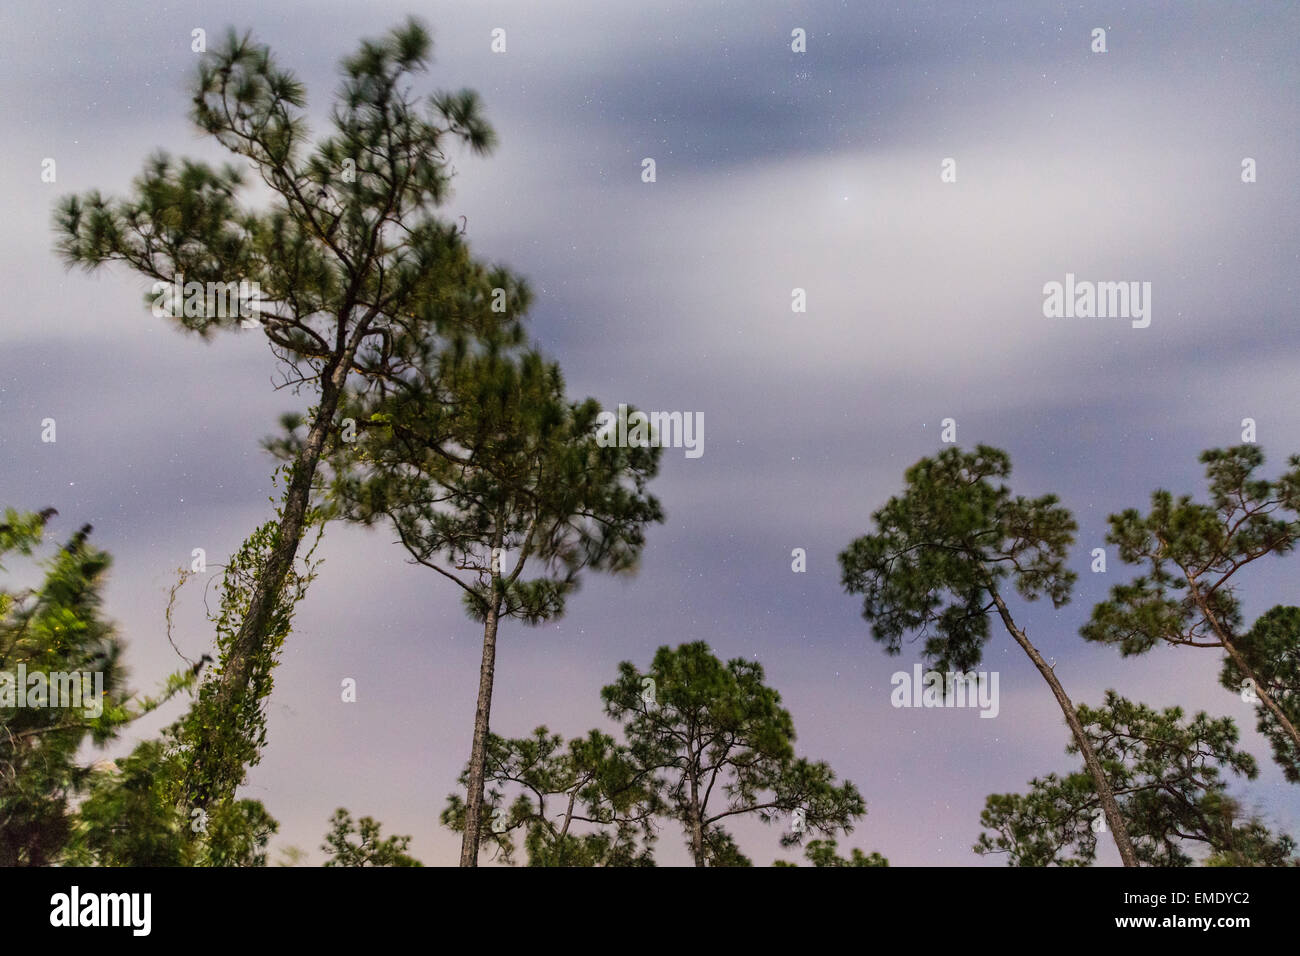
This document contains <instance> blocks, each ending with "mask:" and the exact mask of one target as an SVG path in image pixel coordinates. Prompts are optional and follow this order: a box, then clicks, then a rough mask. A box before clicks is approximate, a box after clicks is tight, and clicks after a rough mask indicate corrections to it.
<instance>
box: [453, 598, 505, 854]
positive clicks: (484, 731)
mask: <svg viewBox="0 0 1300 956" xmlns="http://www.w3.org/2000/svg"><path fill="white" fill-rule="evenodd" d="M492 585H493V587H492V594H493V596H492V603H491V605H490V606H489V607H488V612H487V616H486V618H484V621H483V663H482V664H481V665H480V667H479V674H478V706H477V708H476V709H475V711H474V743H473V745H472V746H471V748H470V755H469V787H468V793H466V795H465V833H464V836H463V837H462V839H461V844H460V865H461V866H478V845H479V833H480V832H481V831H482V826H483V819H482V818H483V778H484V776H485V765H486V763H487V736H488V717H489V715H490V713H491V710H492V678H493V675H494V674H495V673H496V659H497V624H498V615H499V614H500V608H501V599H500V598H499V597H498V596H497V591H496V585H497V575H496V574H495V573H494V574H493V581H492Z"/></svg>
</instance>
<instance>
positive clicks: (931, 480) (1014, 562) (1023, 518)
mask: <svg viewBox="0 0 1300 956" xmlns="http://www.w3.org/2000/svg"><path fill="white" fill-rule="evenodd" d="M1010 473H1011V460H1010V458H1009V457H1008V456H1007V454H1006V453H1005V452H1003V451H1000V450H998V449H996V448H990V447H988V446H986V445H980V446H978V447H976V449H975V451H974V452H963V451H962V450H961V449H958V448H950V449H946V450H944V451H942V452H940V453H939V454H938V455H937V456H935V457H934V458H923V459H922V460H921V461H919V462H917V463H916V464H915V465H913V466H912V467H911V468H909V469H908V470H907V472H906V475H905V480H906V488H905V490H904V491H903V493H902V494H901V495H899V496H896V497H894V498H891V499H890V500H889V501H888V502H887V503H886V504H885V506H884V507H883V508H881V509H880V510H879V511H877V512H876V513H875V514H874V515H873V516H872V520H873V521H874V522H875V525H876V531H875V533H874V534H869V535H865V536H863V537H860V538H858V539H857V540H855V541H854V542H853V543H852V544H850V545H849V547H848V548H847V549H846V550H845V551H844V552H843V553H842V554H841V555H840V566H841V568H842V570H843V583H844V587H845V589H846V590H847V591H848V592H849V593H850V594H861V595H863V600H862V616H863V617H864V618H865V619H866V620H868V621H870V622H871V633H872V636H873V637H874V638H875V639H876V640H877V641H879V642H881V643H882V644H884V645H885V649H886V651H887V652H888V653H890V654H898V653H899V652H900V650H901V641H902V638H903V636H904V635H906V634H908V633H911V632H913V631H921V632H924V633H926V634H927V635H928V636H927V638H926V642H925V645H924V654H925V656H926V658H927V659H928V660H929V661H931V663H932V666H933V667H934V668H935V669H936V670H939V671H957V672H966V671H971V670H974V669H975V668H977V667H978V666H979V663H980V660H981V659H982V656H983V652H984V645H985V643H986V642H987V641H988V640H989V637H990V628H989V616H990V615H991V614H993V613H996V614H997V615H998V617H999V619H1000V620H1001V622H1002V625H1003V627H1004V628H1005V629H1006V631H1007V633H1008V634H1009V635H1010V636H1011V638H1012V639H1013V640H1014V641H1015V642H1016V643H1017V644H1018V645H1019V646H1020V647H1021V649H1022V650H1024V652H1025V654H1026V655H1027V656H1028V657H1029V659H1030V661H1032V662H1033V664H1034V667H1036V668H1037V669H1038V672H1039V673H1040V674H1041V675H1042V676H1043V679H1044V680H1045V681H1046V682H1047V684H1048V686H1049V687H1050V688H1051V690H1052V695H1053V696H1054V697H1055V698H1056V701H1057V704H1058V705H1059V706H1060V708H1061V712H1062V713H1063V714H1064V715H1065V720H1066V723H1067V724H1068V725H1069V727H1070V730H1071V732H1072V733H1073V735H1074V739H1075V741H1076V743H1077V745H1078V746H1079V749H1080V752H1081V753H1082V755H1083V759H1084V763H1085V764H1086V765H1087V767H1088V772H1089V773H1090V774H1091V775H1092V779H1093V783H1094V785H1095V786H1096V788H1097V792H1098V793H1099V794H1100V799H1101V804H1102V807H1103V808H1104V809H1105V813H1106V819H1107V821H1108V822H1109V824H1110V827H1111V831H1112V836H1113V837H1114V839H1115V845H1116V847H1117V848H1118V849H1119V854H1120V858H1121V859H1122V860H1123V862H1124V865H1125V866H1137V857H1136V855H1135V853H1134V849H1133V845H1132V842H1131V841H1130V839H1129V835H1128V832H1127V829H1126V827H1125V823H1124V820H1123V818H1122V817H1121V815H1120V812H1119V808H1118V806H1117V805H1116V803H1115V798H1114V795H1113V794H1112V793H1111V791H1110V787H1109V785H1108V784H1107V782H1106V775H1105V772H1104V769H1103V767H1102V765H1101V763H1100V761H1099V760H1098V759H1097V757H1096V755H1095V754H1094V753H1093V749H1092V745H1091V744H1090V743H1089V741H1088V739H1087V737H1086V736H1085V734H1084V731H1083V725H1082V724H1081V723H1080V721H1079V716H1078V714H1077V713H1076V711H1075V708H1074V705H1073V704H1072V703H1071V702H1070V698H1069V696H1068V695H1067V694H1066V693H1065V689H1064V687H1062V685H1061V681H1060V680H1059V678H1057V676H1056V671H1055V669H1054V666H1053V665H1050V664H1048V662H1047V661H1045V660H1044V659H1043V656H1042V654H1040V653H1039V651H1038V648H1036V647H1035V646H1034V645H1033V643H1031V642H1030V640H1029V636H1028V635H1027V634H1026V633H1025V631H1024V630H1023V629H1022V628H1021V627H1020V626H1019V625H1017V624H1016V621H1015V618H1014V616H1013V615H1012V613H1011V609H1010V607H1009V606H1008V605H1007V602H1006V595H1005V594H1004V587H1005V583H1006V582H1007V579H1008V578H1010V579H1011V583H1013V584H1014V586H1015V589H1016V591H1017V592H1018V593H1019V594H1020V596H1021V597H1022V598H1024V599H1025V600H1027V601H1033V600H1036V599H1037V598H1039V597H1047V598H1048V599H1049V600H1050V601H1051V602H1052V606H1053V607H1056V608H1060V607H1062V606H1064V605H1065V604H1066V603H1067V602H1068V601H1069V599H1070V591H1071V589H1072V588H1073V585H1074V580H1075V574H1074V572H1073V571H1070V570H1069V569H1068V568H1067V567H1066V566H1065V559H1066V555H1067V553H1068V550H1069V547H1070V545H1071V544H1072V543H1073V541H1074V531H1075V528H1076V525H1075V523H1074V519H1073V518H1072V517H1071V516H1070V513H1069V512H1068V511H1067V510H1066V509H1065V508H1062V507H1061V506H1060V505H1059V504H1058V503H1057V498H1056V496H1055V495H1044V496H1042V497H1040V498H1032V499H1031V498H1024V497H1014V498H1013V497H1012V495H1011V491H1010V489H1008V488H1007V486H1006V485H1005V484H1001V483H1000V482H1001V480H1002V479H1005V478H1006V477H1007V476H1008V475H1009V474H1010ZM995 482H998V483H997V484H995Z"/></svg>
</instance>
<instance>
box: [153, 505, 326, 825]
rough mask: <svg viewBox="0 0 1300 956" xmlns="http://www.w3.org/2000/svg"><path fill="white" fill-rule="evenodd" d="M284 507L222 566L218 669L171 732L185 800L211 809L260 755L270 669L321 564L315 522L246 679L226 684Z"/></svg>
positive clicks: (216, 620)
mask: <svg viewBox="0 0 1300 956" xmlns="http://www.w3.org/2000/svg"><path fill="white" fill-rule="evenodd" d="M283 507H284V506H283V504H281V505H280V506H278V509H277V514H276V517H275V518H273V519H272V520H270V521H268V522H266V523H265V524H263V525H262V526H261V527H259V528H258V529H257V530H256V531H254V532H253V533H252V534H251V535H249V536H248V538H246V539H245V541H244V543H243V544H242V545H241V546H240V549H239V550H238V551H236V552H235V553H234V554H233V555H232V556H231V558H230V561H229V562H228V563H227V565H226V568H225V573H224V575H223V578H222V583H221V590H220V605H219V607H220V610H219V611H218V612H217V613H216V614H215V615H214V616H213V618H212V623H213V624H214V625H215V627H216V631H217V639H216V643H217V663H216V667H215V669H214V670H213V671H212V672H210V673H209V674H208V675H207V676H206V677H205V679H204V680H203V681H202V683H201V684H200V685H199V689H198V694H197V696H196V698H195V701H194V703H193V705H192V706H191V707H190V710H189V711H188V712H187V713H186V714H185V716H184V717H183V718H182V719H181V720H180V721H179V722H178V723H177V724H176V725H175V726H174V727H173V728H172V729H171V734H172V735H173V736H174V737H175V739H176V742H177V747H178V749H179V750H180V751H181V752H182V753H183V754H184V755H185V778H186V786H187V789H188V791H189V793H190V800H191V802H192V803H194V804H195V805H198V806H202V807H204V808H205V809H208V810H209V811H210V809H211V806H212V805H214V804H221V803H227V802H229V801H230V800H231V799H232V798H233V796H234V793H235V790H236V788H238V787H239V785H240V784H242V783H243V782H244V778H245V776H246V774H247V771H248V768H249V767H252V766H255V765H256V764H257V763H258V761H259V760H260V759H261V752H262V748H263V747H264V746H265V745H266V701H267V699H268V698H269V697H270V695H271V690H272V687H273V686H274V681H273V679H272V671H273V669H274V668H275V665H276V664H277V663H278V661H279V652H280V648H281V647H282V646H283V644H284V640H285V638H286V637H287V636H288V634H289V632H290V630H291V629H292V626H293V614H294V609H295V607H296V606H297V604H298V602H299V601H301V600H302V599H303V598H304V597H305V596H306V593H307V586H308V585H309V584H310V583H311V582H312V580H313V579H314V578H315V576H316V572H317V568H318V567H319V565H320V562H319V561H313V559H312V556H313V554H314V553H315V550H316V546H317V545H318V544H319V542H320V533H322V532H323V526H318V534H317V538H316V542H315V543H314V544H313V545H312V547H311V548H310V549H309V550H308V552H307V554H306V555H305V556H304V557H303V559H302V566H301V567H300V568H292V569H291V570H290V572H289V574H288V575H287V577H286V580H285V585H284V587H283V588H282V589H280V590H279V591H278V592H277V599H278V600H277V602H276V604H275V606H274V608H273V609H272V612H271V614H270V615H269V617H268V620H267V626H266V633H265V638H264V640H263V641H262V642H261V643H260V645H259V646H258V647H257V648H256V649H255V650H254V651H253V653H252V654H251V655H247V656H245V657H244V658H243V660H242V661H241V664H242V666H243V668H244V671H243V673H244V674H246V678H247V679H246V682H245V683H244V684H242V685H238V686H234V687H232V686H230V683H229V682H228V681H225V680H223V671H224V670H225V669H226V668H227V667H229V666H230V662H231V654H232V650H233V648H234V646H235V641H236V638H237V635H238V633H239V629H240V625H241V624H242V623H243V620H244V616H245V615H246V614H247V613H248V608H249V605H250V603H251V601H252V597H253V593H254V591H255V589H256V588H257V586H258V584H259V582H260V581H261V580H262V578H263V577H264V575H265V574H266V566H267V564H268V562H269V561H270V560H271V558H272V555H273V554H274V553H275V551H276V548H277V546H278V544H279V541H280V533H281V518H282V516H283Z"/></svg>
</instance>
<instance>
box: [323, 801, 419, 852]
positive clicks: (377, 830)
mask: <svg viewBox="0 0 1300 956" xmlns="http://www.w3.org/2000/svg"><path fill="white" fill-rule="evenodd" d="M381 829H382V828H381V827H380V825H379V823H378V821H376V820H375V819H374V818H372V817H362V818H361V819H360V820H358V821H356V822H355V823H354V822H353V820H352V815H351V814H350V813H348V811H347V810H345V809H343V808H342V807H339V808H338V809H337V810H335V811H334V817H333V819H331V820H330V832H329V833H327V834H326V835H325V842H324V843H322V844H321V849H322V850H324V851H325V853H326V856H327V857H328V859H326V861H325V865H326V866H423V865H424V864H423V863H421V862H420V861H419V860H417V859H415V858H414V857H412V856H408V855H407V853H406V848H407V847H408V846H409V845H410V842H411V838H410V837H409V836H390V837H388V838H386V839H381V836H380V834H381ZM353 837H355V838H356V840H355V841H354V840H353Z"/></svg>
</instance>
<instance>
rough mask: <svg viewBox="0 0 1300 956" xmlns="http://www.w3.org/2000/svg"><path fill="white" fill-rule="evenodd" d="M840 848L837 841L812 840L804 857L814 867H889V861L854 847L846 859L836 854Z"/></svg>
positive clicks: (792, 864) (783, 863)
mask: <svg viewBox="0 0 1300 956" xmlns="http://www.w3.org/2000/svg"><path fill="white" fill-rule="evenodd" d="M838 848H839V844H838V843H837V842H836V841H835V840H812V841H811V842H809V844H808V845H807V846H806V847H804V856H805V857H806V858H807V860H808V862H809V863H811V864H812V865H813V866H889V861H888V860H886V859H885V858H884V857H883V856H881V855H880V854H879V853H876V852H874V851H873V852H872V853H870V854H866V853H863V852H862V851H861V850H859V849H858V848H857V847H854V848H853V850H852V852H851V853H850V855H849V856H848V857H847V858H846V857H842V856H840V855H839V854H838V853H837V852H836V850H837V849H838ZM772 865H773V866H798V864H797V863H790V862H788V861H786V860H777V861H776V862H774V863H773V864H772Z"/></svg>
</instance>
